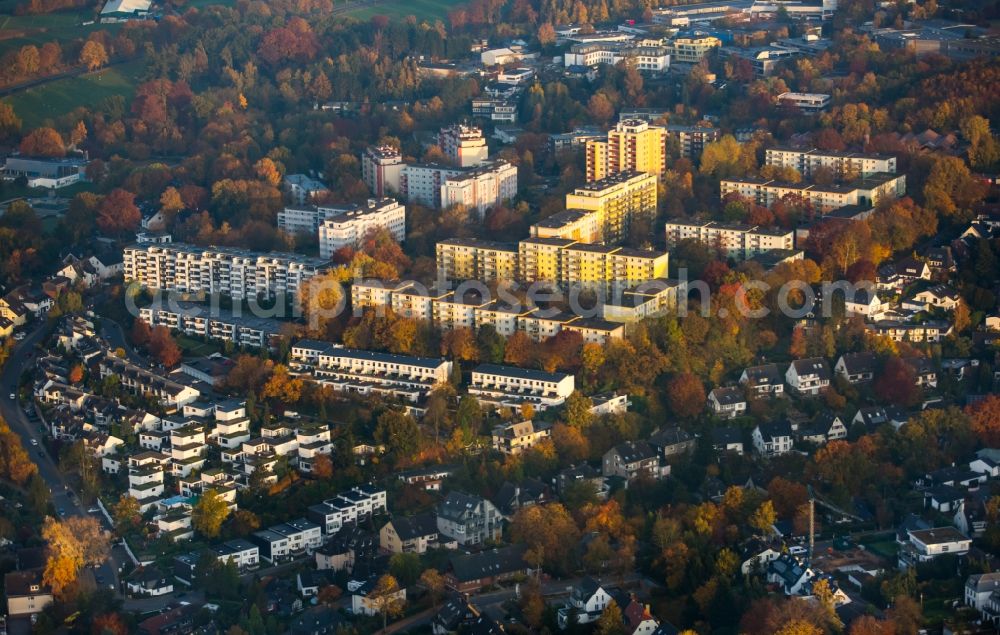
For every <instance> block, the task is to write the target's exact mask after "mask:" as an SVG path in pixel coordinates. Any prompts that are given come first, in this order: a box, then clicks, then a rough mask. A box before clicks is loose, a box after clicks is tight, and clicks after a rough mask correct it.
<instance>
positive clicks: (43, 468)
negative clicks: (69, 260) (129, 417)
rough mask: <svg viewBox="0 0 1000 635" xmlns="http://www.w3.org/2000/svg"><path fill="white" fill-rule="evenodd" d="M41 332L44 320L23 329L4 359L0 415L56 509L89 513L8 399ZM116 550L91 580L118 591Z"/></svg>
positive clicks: (31, 362) (31, 425)
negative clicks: (18, 339)
mask: <svg viewBox="0 0 1000 635" xmlns="http://www.w3.org/2000/svg"><path fill="white" fill-rule="evenodd" d="M45 333H46V328H45V324H42V325H41V326H36V327H35V328H34V329H33V330H31V331H28V332H26V336H25V338H24V339H23V340H22V341H20V342H18V343H17V345H16V346H15V347H14V349H13V351H12V352H11V355H10V358H9V359H8V360H7V364H6V365H5V366H4V367H3V370H2V371H0V415H2V416H3V418H4V419H5V420H6V421H7V424H8V425H9V426H10V429H11V430H13V431H14V432H15V433H17V434H18V436H20V437H21V443H22V444H23V445H24V449H25V451H26V452H27V453H28V456H29V457H31V460H32V461H33V462H34V463H35V465H37V466H38V473H39V475H40V476H41V477H42V479H44V481H45V482H46V483H47V484H48V486H49V491H51V492H52V505H53V507H55V509H56V510H57V513H59V512H60V511H61V513H63V514H64V515H65V516H87V515H89V514H88V513H87V507H86V506H85V505H84V504H83V503H82V502H81V501H80V498H79V496H77V495H76V493H75V492H73V491H72V490H71V489H70V486H69V484H68V483H67V481H66V479H65V478H64V476H63V474H62V473H61V472H60V471H59V467H58V465H56V461H55V459H54V458H53V457H52V456H50V455H49V452H48V450H46V449H45V443H44V442H45V437H46V436H47V435H45V434H43V433H42V432H40V431H39V427H38V426H39V425H40V424H39V423H32V422H31V421H29V420H28V417H27V415H26V414H25V411H24V409H23V407H22V404H20V403H18V401H17V400H14V401H12V400H11V399H10V395H11V393H14V394H15V396H17V389H18V383H19V381H20V379H21V374H22V373H23V372H24V371H25V370H29V369H31V368H32V367H33V365H34V362H35V345H36V344H38V343H39V342H41V341H42V340H43V338H44V337H45ZM36 444H37V445H36ZM96 516H97V517H98V519H99V520H100V521H101V524H102V525H104V526H105V528H107V529H111V528H110V527H109V526H108V524H107V520H106V519H105V518H104V517H103V516H102V515H96ZM116 551H117V550H115V549H112V552H111V557H110V558H109V559H108V560H107V561H106V562H104V564H102V565H101V566H100V567H98V568H96V569H94V570H93V575H94V578H95V581H100V582H99V583H100V584H104V585H110V588H112V589H114V591H115V593H116V594H119V593H120V591H119V586H118V570H119V565H120V560H121V557H120V554H116V553H115V552H116Z"/></svg>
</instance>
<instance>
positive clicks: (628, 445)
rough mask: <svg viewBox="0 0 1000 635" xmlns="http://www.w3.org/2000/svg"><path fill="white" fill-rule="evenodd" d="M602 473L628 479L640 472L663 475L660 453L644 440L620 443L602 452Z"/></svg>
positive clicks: (657, 476) (655, 476)
mask: <svg viewBox="0 0 1000 635" xmlns="http://www.w3.org/2000/svg"><path fill="white" fill-rule="evenodd" d="M668 469H669V468H668ZM602 473H603V474H604V476H617V477H620V478H623V479H626V480H629V481H630V480H632V479H634V478H636V477H637V476H639V475H640V474H646V475H648V476H652V477H653V478H659V477H660V476H662V475H663V470H662V469H661V467H660V453H659V452H658V451H657V450H656V448H654V447H653V446H652V445H651V444H650V443H647V442H646V441H626V442H625V443H620V444H618V445H616V446H615V447H613V448H611V449H610V450H608V451H607V452H605V453H604V457H603V460H602Z"/></svg>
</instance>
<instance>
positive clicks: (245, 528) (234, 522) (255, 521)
mask: <svg viewBox="0 0 1000 635" xmlns="http://www.w3.org/2000/svg"><path fill="white" fill-rule="evenodd" d="M229 526H230V528H231V529H232V531H233V533H234V534H236V535H237V536H249V535H250V534H251V533H253V532H255V531H257V530H258V529H260V517H259V516H257V514H255V513H253V512H252V511H250V510H249V509H237V510H236V511H235V512H233V515H232V516H231V517H230V519H229Z"/></svg>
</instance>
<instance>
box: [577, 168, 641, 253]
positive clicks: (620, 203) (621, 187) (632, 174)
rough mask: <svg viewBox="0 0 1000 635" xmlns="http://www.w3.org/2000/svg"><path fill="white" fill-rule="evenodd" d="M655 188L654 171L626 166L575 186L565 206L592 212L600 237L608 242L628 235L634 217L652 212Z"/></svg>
mask: <svg viewBox="0 0 1000 635" xmlns="http://www.w3.org/2000/svg"><path fill="white" fill-rule="evenodd" d="M656 188H657V177H656V174H653V173H645V172H638V171H635V170H627V171H623V172H619V173H617V174H614V175H613V176H609V177H607V178H605V179H602V180H600V181H594V182H593V183H588V184H586V185H584V186H583V187H578V188H576V189H575V190H574V191H573V192H571V193H569V194H567V195H566V209H573V210H582V211H591V212H596V213H597V214H598V215H599V216H598V219H597V221H596V222H597V224H598V226H599V227H600V228H601V233H602V240H603V241H604V242H606V243H612V242H615V241H619V240H622V239H623V238H625V237H626V236H627V235H628V229H629V225H630V224H631V222H632V219H633V218H634V217H636V216H638V215H642V214H644V215H647V216H649V217H653V216H655V215H656V192H657V190H656Z"/></svg>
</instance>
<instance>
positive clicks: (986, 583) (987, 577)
mask: <svg viewBox="0 0 1000 635" xmlns="http://www.w3.org/2000/svg"><path fill="white" fill-rule="evenodd" d="M996 593H1000V572H995V573H976V574H973V575H970V576H969V577H968V578H967V579H966V580H965V605H966V606H971V607H972V608H974V609H976V610H977V611H980V612H982V610H983V607H984V606H986V601H987V600H988V599H989V598H990V596H991V595H994V594H996Z"/></svg>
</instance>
